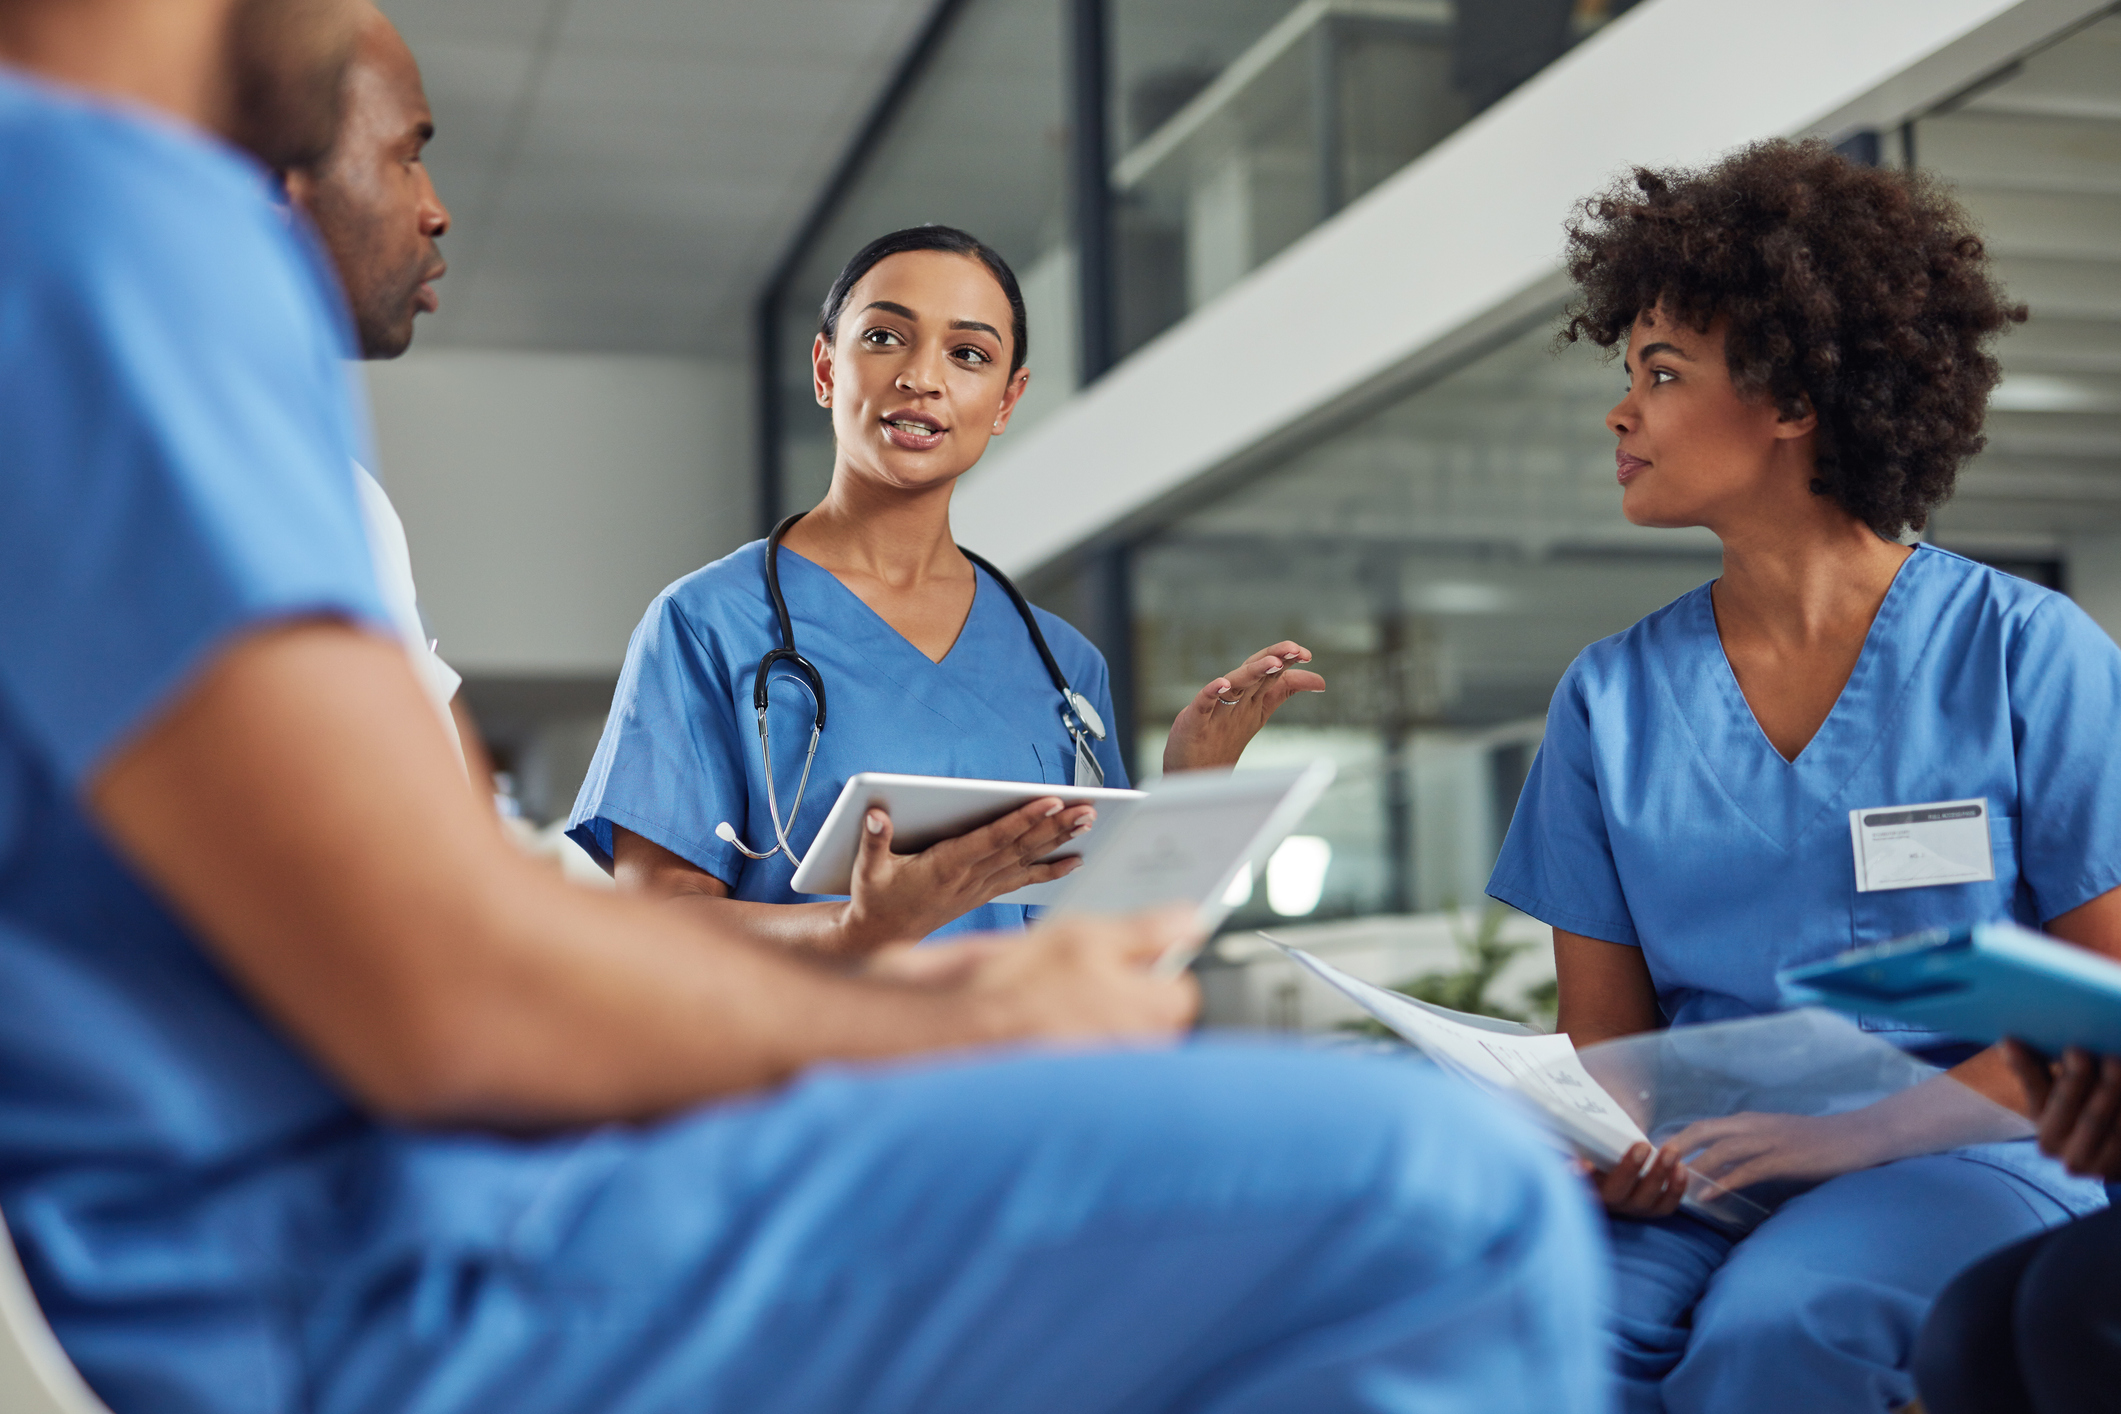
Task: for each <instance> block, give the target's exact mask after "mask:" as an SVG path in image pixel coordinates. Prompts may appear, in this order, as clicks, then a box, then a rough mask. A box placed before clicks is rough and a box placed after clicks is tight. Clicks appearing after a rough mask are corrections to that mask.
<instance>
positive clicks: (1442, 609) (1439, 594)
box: [1408, 579, 1517, 614]
mask: <svg viewBox="0 0 2121 1414" xmlns="http://www.w3.org/2000/svg"><path fill="white" fill-rule="evenodd" d="M1408 598H1409V599H1411V600H1412V601H1413V604H1414V607H1415V608H1417V609H1419V610H1421V611H1422V612H1423V613H1427V614H1499V613H1501V612H1503V610H1505V609H1509V608H1512V607H1514V606H1515V604H1516V603H1517V596H1516V595H1514V594H1512V593H1511V592H1510V591H1509V590H1507V589H1504V588H1503V587H1502V586H1501V585H1499V584H1484V583H1482V582H1481V581H1479V580H1474V579H1438V580H1432V581H1430V582H1429V583H1427V584H1422V585H1416V586H1415V587H1414V589H1413V590H1412V592H1411V593H1410V594H1409V595H1408Z"/></svg>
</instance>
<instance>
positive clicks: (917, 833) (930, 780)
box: [789, 771, 1143, 904]
mask: <svg viewBox="0 0 2121 1414" xmlns="http://www.w3.org/2000/svg"><path fill="white" fill-rule="evenodd" d="M1046 796H1054V797H1057V798H1058V799H1059V800H1061V801H1062V802H1064V803H1065V804H1068V805H1095V806H1096V807H1097V824H1096V825H1095V826H1094V827H1093V828H1092V829H1091V831H1090V833H1089V834H1087V835H1084V836H1083V837H1082V838H1080V839H1077V840H1072V841H1070V842H1069V843H1068V844H1066V845H1064V846H1062V847H1061V848H1060V849H1057V850H1055V851H1054V852H1053V853H1052V854H1050V855H1048V856H1046V857H1047V858H1048V859H1066V858H1069V857H1070V856H1072V855H1082V856H1083V857H1084V858H1085V859H1086V860H1087V859H1090V858H1094V857H1095V856H1096V854H1097V852H1098V851H1099V850H1100V849H1101V848H1102V846H1103V842H1104V840H1105V838H1106V836H1107V835H1109V834H1110V833H1111V831H1112V829H1113V827H1114V826H1115V825H1117V824H1119V823H1120V822H1121V821H1123V820H1124V819H1125V818H1126V814H1127V812H1128V811H1129V810H1130V809H1132V808H1133V806H1134V804H1135V802H1137V801H1139V800H1141V799H1142V798H1143V797H1142V793H1141V792H1140V791H1138V790H1115V789H1113V788H1112V787H1110V786H1056V785H1048V784H1044V783H1042V782H1039V781H974V780H964V779H960V778H958V777H955V776H899V775H892V774H889V773H888V772H884V771H863V772H860V773H859V774H857V775H855V776H853V777H851V778H850V779H849V780H848V782H847V784H846V786H845V787H844V788H843V789H842V790H841V791H840V798H839V799H838V800H835V801H834V802H832V811H831V813H830V814H828V815H826V817H825V823H824V825H823V826H822V827H820V828H819V830H818V832H817V838H816V839H815V840H812V841H811V843H810V848H809V850H808V851H807V852H806V853H805V854H804V855H803V862H802V863H801V864H800V865H798V866H797V867H796V871H795V878H794V879H792V880H791V881H790V882H789V887H790V888H792V889H794V890H795V891H796V892H797V893H799V894H845V893H847V892H848V891H849V890H851V889H852V888H853V887H854V857H855V854H856V853H857V851H858V850H859V849H860V846H861V839H862V817H863V816H864V815H866V814H867V813H868V811H869V807H870V806H872V805H877V806H882V807H883V809H884V811H885V813H886V814H888V815H890V816H891V851H892V853H894V854H917V853H919V852H920V851H921V850H924V849H926V848H928V846H930V845H932V844H938V843H940V842H942V841H943V840H948V839H955V838H957V837H958V836H959V835H962V834H964V833H965V832H966V831H968V830H976V829H978V828H979V827H980V826H982V825H989V824H992V823H993V822H994V821H996V820H999V819H1001V818H1002V816H1004V815H1007V814H1008V813H1009V812H1010V811H1012V810H1015V809H1017V808H1018V807H1019V806H1024V805H1029V804H1030V803H1031V802H1032V801H1034V800H1039V799H1042V798H1044V797H1046ZM1084 867H1085V868H1087V867H1088V865H1087V864H1085V866H1084ZM1076 872H1078V873H1080V872H1081V870H1077V871H1076ZM1065 882H1067V881H1066V880H1064V879H1056V880H1054V881H1052V882H1051V883H1045V884H1030V885H1027V886H1026V887H1024V888H1021V889H1017V890H1016V891H1014V892H1013V893H1006V894H1003V895H1002V896H1001V897H1000V898H998V899H996V900H995V902H996V903H1034V904H1035V903H1045V902H1047V901H1048V895H1049V894H1050V893H1051V892H1052V891H1053V890H1054V889H1056V888H1059V887H1060V885H1061V884H1063V883H1065Z"/></svg>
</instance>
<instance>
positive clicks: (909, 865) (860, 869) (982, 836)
mask: <svg viewBox="0 0 2121 1414" xmlns="http://www.w3.org/2000/svg"><path fill="white" fill-rule="evenodd" d="M1096 822H1097V807H1096V806H1095V805H1077V806H1074V807H1072V808H1069V807H1066V806H1064V805H1063V803H1062V801H1061V800H1060V798H1059V797H1058V796H1048V797H1045V798H1043V799H1040V800H1034V801H1032V802H1031V803H1030V804H1029V805H1025V806H1020V807H1019V808H1017V809H1015V810H1012V811H1010V812H1009V813H1008V814H1007V815H1004V816H1002V818H1001V819H999V820H996V821H995V822H994V823H993V824H991V825H982V826H980V827H979V828H978V829H976V830H971V831H968V832H967V833H965V834H962V835H958V836H957V837H955V838H953V839H947V840H942V841H939V842H938V843H936V844H932V845H930V846H928V848H926V849H924V850H921V851H920V852H919V853H918V854H893V853H892V852H891V817H890V816H889V815H887V814H885V813H884V812H883V811H882V810H879V809H876V808H874V807H871V808H870V809H869V810H868V812H867V813H866V814H865V815H864V816H863V820H862V826H863V828H862V839H861V844H860V846H859V848H858V849H857V851H856V854H855V860H854V893H853V897H852V898H850V899H849V900H848V901H847V903H846V905H845V908H846V919H845V922H844V924H843V926H842V938H843V940H844V941H843V947H844V951H847V952H850V953H868V952H873V951H875V950H876V949H877V948H880V947H883V946H885V945H887V944H890V943H903V942H910V941H913V940H915V939H919V938H924V937H926V936H927V935H928V934H930V933H932V932H934V931H935V930H936V929H938V928H940V927H942V926H943V925H944V924H945V923H948V922H949V921H950V920H951V919H953V918H958V917H961V916H963V915H964V914H966V913H969V912H971V911H972V910H973V909H975V908H978V907H979V906H980V905H981V904H983V903H987V902H990V901H992V900H994V899H997V898H1000V897H1001V896H1002V895H1003V894H1006V893H1013V892H1014V891H1015V890H1017V889H1021V888H1024V887H1025V886H1027V885H1030V884H1043V883H1046V882H1048V881H1049V880H1053V879H1059V878H1062V877H1064V876H1065V875H1067V874H1069V873H1071V872H1073V871H1074V870H1075V869H1076V868H1077V867H1079V866H1080V865H1081V864H1082V860H1081V858H1080V857H1070V858H1067V859H1056V860H1054V861H1052V862H1051V863H1045V864H1042V863H1040V862H1039V861H1040V860H1041V859H1044V858H1045V856H1047V855H1049V854H1051V853H1053V851H1055V850H1056V849H1059V848H1060V847H1061V846H1062V845H1064V844H1067V843H1068V842H1069V841H1070V840H1073V839H1076V838H1078V837H1080V836H1082V835H1084V834H1087V833H1088V832H1089V830H1090V827H1091V826H1092V825H1093V824H1095V823H1096Z"/></svg>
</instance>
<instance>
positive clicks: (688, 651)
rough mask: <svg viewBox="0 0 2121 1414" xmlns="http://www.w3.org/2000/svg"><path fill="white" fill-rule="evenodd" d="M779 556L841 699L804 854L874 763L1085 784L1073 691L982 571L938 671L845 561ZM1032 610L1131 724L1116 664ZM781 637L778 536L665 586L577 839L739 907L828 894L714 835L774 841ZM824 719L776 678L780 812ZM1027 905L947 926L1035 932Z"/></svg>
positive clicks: (1094, 698)
mask: <svg viewBox="0 0 2121 1414" xmlns="http://www.w3.org/2000/svg"><path fill="white" fill-rule="evenodd" d="M780 567H781V589H782V593H783V594H784V596H785V597H786V599H787V601H788V613H789V616H790V618H791V619H792V620H793V622H794V625H795V645H796V648H797V649H798V650H799V651H800V652H801V653H802V654H803V656H804V657H806V658H808V659H809V660H810V662H811V663H812V664H813V665H814V666H815V667H816V668H817V670H818V672H819V673H820V675H822V676H823V678H824V682H825V700H826V705H827V707H828V709H829V710H828V712H827V716H826V721H825V731H824V735H823V736H822V737H821V738H820V739H819V742H818V751H817V764H816V766H815V767H814V768H813V769H812V772H811V776H810V788H809V790H808V792H807V793H806V794H805V795H804V796H803V807H802V810H801V811H800V812H799V813H798V814H797V815H796V818H795V820H794V822H793V825H792V828H791V829H790V830H789V832H788V841H789V843H790V844H791V845H792V846H794V848H795V852H796V855H797V857H798V858H800V857H801V856H802V855H803V853H804V852H805V851H806V850H807V849H809V847H810V842H811V841H812V840H813V839H814V838H816V836H817V832H818V829H819V827H820V826H822V825H823V824H824V822H825V816H826V814H827V813H828V812H829V811H830V810H831V809H832V805H833V802H834V801H835V800H837V799H838V798H839V793H840V788H841V787H842V786H844V785H846V783H847V780H848V778H849V777H851V776H853V775H855V774H856V773H857V772H860V771H894V772H903V773H906V774H909V775H921V776H964V777H973V778H977V779H983V780H1000V781H1042V782H1046V783H1048V784H1051V785H1055V786H1066V785H1071V784H1073V783H1074V780H1073V778H1074V774H1075V744H1074V742H1073V741H1072V740H1071V739H1070V738H1069V736H1068V734H1067V732H1066V731H1065V729H1064V728H1063V727H1062V725H1061V718H1060V694H1059V693H1058V692H1057V691H1056V690H1055V689H1054V686H1053V679H1052V678H1051V677H1050V676H1048V674H1047V672H1046V669H1045V665H1044V663H1042V662H1041V661H1040V659H1039V656H1038V650H1037V649H1036V648H1035V647H1034V646H1033V645H1032V642H1031V635H1030V632H1029V631H1028V630H1027V629H1026V628H1025V626H1024V621H1023V618H1022V616H1021V615H1019V614H1018V613H1017V612H1016V606H1015V605H1014V604H1012V603H1011V602H1010V601H1009V597H1008V595H1007V594H1006V593H1005V592H1004V591H1003V589H1002V587H1001V586H1000V585H999V584H997V583H995V582H994V580H992V579H991V578H989V577H988V575H987V574H986V572H985V571H976V572H975V580H976V586H977V587H976V588H975V590H974V592H973V598H972V611H971V613H970V614H969V615H968V616H967V618H966V620H965V626H964V629H963V630H962V631H961V632H960V633H959V634H958V638H957V642H956V643H954V644H952V645H951V648H950V651H949V652H948V653H947V654H945V655H944V657H943V660H942V661H941V662H940V663H937V662H934V661H932V660H930V659H929V657H928V655H927V654H925V653H923V652H921V651H920V650H919V649H918V648H915V647H914V646H913V645H912V643H910V642H908V641H907V640H906V639H905V638H904V637H903V636H902V635H900V633H899V632H898V631H897V630H896V629H894V628H892V627H891V625H890V624H888V623H886V622H885V621H884V620H883V618H882V617H881V616H879V615H878V614H877V613H876V611H875V610H873V609H871V608H870V607H869V606H868V605H867V604H864V603H863V602H862V601H861V599H860V598H859V597H858V596H857V595H856V594H855V593H854V592H853V591H852V590H850V589H848V588H847V586H846V585H844V584H841V583H840V582H839V580H838V579H836V578H834V577H833V575H832V574H831V573H830V572H829V571H827V570H825V569H822V568H820V567H819V566H818V565H816V564H814V563H813V562H811V561H809V560H806V559H804V558H803V557H802V556H801V555H799V554H797V553H795V552H794V551H793V550H789V549H787V548H785V547H783V549H782V550H781V555H780ZM1032 612H1033V613H1034V614H1036V615H1037V616H1038V623H1039V627H1040V629H1041V630H1042V631H1043V632H1044V633H1045V636H1046V642H1047V644H1048V645H1049V646H1051V648H1052V650H1053V656H1054V658H1055V660H1056V661H1058V662H1059V664H1060V667H1061V672H1062V673H1063V674H1065V675H1066V676H1067V679H1068V682H1069V684H1070V685H1071V686H1073V687H1074V689H1075V690H1076V691H1077V692H1080V693H1082V694H1083V695H1084V696H1085V697H1087V698H1088V699H1089V700H1090V703H1091V705H1092V706H1094V707H1095V708H1096V709H1097V711H1098V713H1099V715H1101V716H1102V717H1103V718H1104V720H1105V721H1106V722H1108V723H1109V722H1113V721H1115V720H1117V717H1116V715H1115V714H1114V712H1113V710H1112V690H1111V686H1110V683H1109V681H1108V678H1107V674H1106V670H1105V660H1104V657H1103V655H1102V654H1100V653H1099V652H1098V651H1097V649H1095V648H1094V647H1092V646H1091V645H1090V642H1089V640H1087V639H1085V638H1084V637H1083V636H1082V635H1081V634H1080V633H1077V632H1076V631H1075V630H1074V629H1073V628H1071V627H1069V625H1068V624H1067V623H1066V622H1064V621H1063V620H1061V619H1059V618H1057V617H1056V616H1054V615H1052V614H1049V613H1047V612H1046V611H1045V610H1043V609H1037V608H1034V609H1033V610H1032ZM780 646H781V644H780V630H779V628H778V626H777V625H776V623H775V621H774V616H773V605H772V602H771V600H769V599H768V597H767V594H766V542H765V541H763V540H759V541H754V542H752V543H751V544H749V545H746V546H744V547H743V548H741V549H739V550H737V551H735V552H734V553H732V554H730V555H728V556H727V557H725V558H723V559H720V560H717V561H715V562H714V563H713V564H711V565H708V566H706V567H705V568H704V569H700V570H696V571H694V572H693V573H692V574H689V575H687V576H685V578H683V579H681V580H679V581H678V582H677V583H675V584H673V585H671V586H670V587H669V588H668V589H666V590H664V591H663V593H662V594H661V595H659V596H657V598H656V600H655V602H654V603H653V604H651V605H649V606H648V613H647V615H646V616H645V617H644V618H643V619H642V620H641V624H640V627H638V628H636V629H635V630H634V633H633V641H632V642H631V643H630V644H629V645H628V646H627V650H626V666H625V668H624V669H623V670H622V671H621V673H620V675H619V685H618V691H617V693H616V694H615V695H614V697H613V699H612V705H611V715H610V717H609V718H608V719H606V721H605V724H604V736H603V739H602V740H601V741H600V742H599V743H598V744H597V752H596V757H595V759H594V760H593V761H592V762H591V763H590V767H589V774H588V776H587V777H586V778H585V779H584V781H583V783H582V791H581V795H580V796H579V797H578V798H577V799H576V801H575V806H574V812H573V814H572V815H571V816H570V817H569V819H568V822H567V828H568V833H569V834H570V835H571V836H573V838H574V839H575V840H576V841H577V842H579V843H580V844H581V846H582V847H583V848H584V849H586V850H588V851H589V853H590V855H591V856H592V857H594V858H595V859H596V860H597V861H598V862H599V863H601V864H603V865H604V867H605V868H607V869H609V868H610V867H611V830H612V827H613V826H614V825H617V826H620V827H622V828H624V829H627V830H631V831H632V832H633V833H635V834H637V835H639V836H641V837H642V838H644V839H648V840H652V841H654V842H655V843H657V844H659V845H661V846H663V848H665V849H667V850H669V851H671V852H672V853H673V854H676V855H678V856H679V857H681V858H683V859H685V860H688V861H690V862H691V863H692V864H694V865H697V866H698V867H699V868H701V869H703V870H705V871H706V872H707V873H709V874H712V875H713V876H714V877H715V878H717V879H720V880H721V881H722V882H724V883H726V884H728V885H729V886H730V896H731V897H733V898H739V899H745V900H749V901H751V902H755V903H817V902H821V901H823V896H822V895H817V894H799V893H796V892H795V891H794V890H792V889H791V888H790V887H789V881H790V879H791V878H792V877H793V876H794V874H795V866H794V865H792V864H790V863H789V862H788V860H787V858H786V857H785V856H783V855H779V854H776V855H775V856H774V857H773V858H771V859H764V860H753V859H746V858H745V857H744V856H743V854H742V853H740V852H739V851H738V850H737V849H736V848H735V847H733V846H732V845H730V844H728V843H727V842H726V841H724V840H721V839H718V838H716V836H715V826H717V825H718V824H720V823H721V822H722V821H724V820H727V821H728V822H730V824H732V825H734V826H735V827H736V828H737V830H738V832H739V833H740V834H741V836H742V838H743V839H744V842H745V843H746V844H748V845H750V846H751V847H752V848H753V849H765V848H768V847H769V846H770V844H771V842H772V840H773V822H772V820H771V818H770V817H769V816H768V813H767V809H766V777H765V769H766V768H765V764H764V762H763V760H762V758H761V754H760V751H759V738H758V718H757V715H756V713H755V712H754V711H753V709H752V701H751V690H752V680H753V675H754V673H755V671H756V669H757V667H758V661H759V659H760V657H761V656H763V655H764V654H765V653H767V652H768V651H769V650H771V649H774V648H778V647H780ZM812 715H813V709H812V707H811V702H810V695H809V693H808V691H807V690H806V689H805V688H804V686H803V685H802V681H801V679H800V678H797V677H795V676H794V675H793V674H792V673H786V672H776V674H775V678H774V683H773V689H772V696H771V707H770V708H769V710H768V717H767V721H768V726H769V729H770V731H771V733H772V737H773V766H774V771H775V776H774V787H775V790H776V791H777V792H778V795H779V800H780V806H781V811H782V816H783V818H784V819H785V818H786V817H787V811H788V809H789V806H790V804H791V803H792V801H793V800H794V797H795V787H796V782H797V781H798V780H799V779H800V778H801V776H802V770H803V753H804V750H805V748H806V747H807V746H808V745H809V742H810V727H811V719H812ZM1096 752H1097V759H1098V764H1099V765H1100V766H1102V767H1103V768H1104V771H1105V784H1106V785H1108V786H1124V785H1126V783H1127V775H1126V767H1125V766H1124V765H1123V764H1122V763H1121V761H1120V758H1119V751H1118V745H1117V743H1116V742H1115V741H1114V740H1112V739H1111V738H1109V737H1108V738H1107V739H1106V740H1104V741H1101V742H1097V743H1096ZM1026 912H1027V909H1026V907H1025V906H1024V905H1021V904H1001V903H990V904H986V905H983V906H982V907H980V908H976V909H974V910H972V912H970V913H968V914H966V915H964V916H963V917H961V918H959V919H957V920H956V921H954V922H952V923H950V924H948V925H946V926H945V927H943V928H940V929H938V930H937V932H936V936H942V935H945V934H950V933H960V932H970V931H987V930H995V929H1013V928H1021V927H1023V926H1024V923H1025V915H1026Z"/></svg>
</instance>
